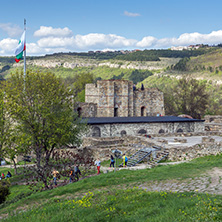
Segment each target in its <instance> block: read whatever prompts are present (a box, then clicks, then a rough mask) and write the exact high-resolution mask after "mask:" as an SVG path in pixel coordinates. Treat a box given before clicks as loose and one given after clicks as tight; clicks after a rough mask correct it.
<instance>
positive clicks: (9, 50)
mask: <svg viewBox="0 0 222 222" xmlns="http://www.w3.org/2000/svg"><path fill="white" fill-rule="evenodd" d="M17 45H18V40H16V39H10V38H7V39H3V40H1V41H0V55H2V56H9V55H14V52H15V48H16V47H17Z"/></svg>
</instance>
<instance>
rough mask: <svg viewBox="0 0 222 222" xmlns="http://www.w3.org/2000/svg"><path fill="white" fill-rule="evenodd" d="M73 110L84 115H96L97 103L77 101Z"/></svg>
mask: <svg viewBox="0 0 222 222" xmlns="http://www.w3.org/2000/svg"><path fill="white" fill-rule="evenodd" d="M75 111H76V112H77V113H79V114H80V116H84V117H96V115H97V104H95V103H80V102H79V103H77V104H76V107H75Z"/></svg>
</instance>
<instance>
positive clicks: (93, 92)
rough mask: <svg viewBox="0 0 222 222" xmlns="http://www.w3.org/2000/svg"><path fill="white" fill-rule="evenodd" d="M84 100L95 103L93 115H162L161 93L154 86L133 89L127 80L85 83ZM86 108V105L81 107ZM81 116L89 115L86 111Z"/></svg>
mask: <svg viewBox="0 0 222 222" xmlns="http://www.w3.org/2000/svg"><path fill="white" fill-rule="evenodd" d="M85 102H86V103H94V104H96V105H97V109H96V111H97V113H96V115H95V117H116V116H118V117H132V116H156V115H157V114H161V115H164V114H165V111H164V99H163V93H162V92H161V91H159V90H158V89H156V88H151V89H149V88H147V89H146V88H145V89H144V90H140V89H137V90H133V82H132V81H128V80H100V81H97V85H96V84H86V89H85ZM81 108H82V109H86V110H87V106H84V107H81ZM82 117H90V116H88V115H87V111H83V112H82Z"/></svg>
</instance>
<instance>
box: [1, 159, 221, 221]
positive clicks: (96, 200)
mask: <svg viewBox="0 0 222 222" xmlns="http://www.w3.org/2000/svg"><path fill="white" fill-rule="evenodd" d="M221 158H222V156H208V157H204V158H198V159H196V160H193V161H191V162H189V163H182V164H179V165H167V166H159V167H156V168H153V169H145V170H137V171H131V170H120V171H117V172H116V173H114V172H111V173H107V174H101V175H98V176H93V177H90V178H87V179H83V180H81V181H79V182H77V183H73V184H69V185H66V186H63V187H58V188H55V189H53V190H48V191H43V192H37V193H32V194H31V193H30V191H29V189H28V186H12V187H11V194H10V196H9V198H8V200H7V201H6V203H5V204H3V205H2V206H0V215H8V219H7V220H6V221H25V220H29V221H61V220H63V221H111V220H112V221H113V220H115V221H222V209H221V207H222V205H221V204H220V203H221V201H222V197H221V196H220V195H217V196H216V195H208V194H197V193H172V192H147V191H146V190H144V189H140V188H137V186H138V184H141V183H145V182H151V181H164V180H170V179H179V180H181V181H183V180H185V179H187V178H194V177H199V176H201V175H202V174H203V173H205V172H206V171H207V170H210V169H212V168H214V167H219V168H222V161H221ZM19 191H20V192H19ZM22 193H24V195H23V196H22ZM27 218H28V219H27Z"/></svg>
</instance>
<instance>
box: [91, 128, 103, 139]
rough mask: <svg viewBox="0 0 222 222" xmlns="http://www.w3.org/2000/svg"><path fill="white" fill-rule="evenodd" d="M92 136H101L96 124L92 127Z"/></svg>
mask: <svg viewBox="0 0 222 222" xmlns="http://www.w3.org/2000/svg"><path fill="white" fill-rule="evenodd" d="M92 137H101V130H100V128H99V127H97V126H95V127H93V129H92Z"/></svg>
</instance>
